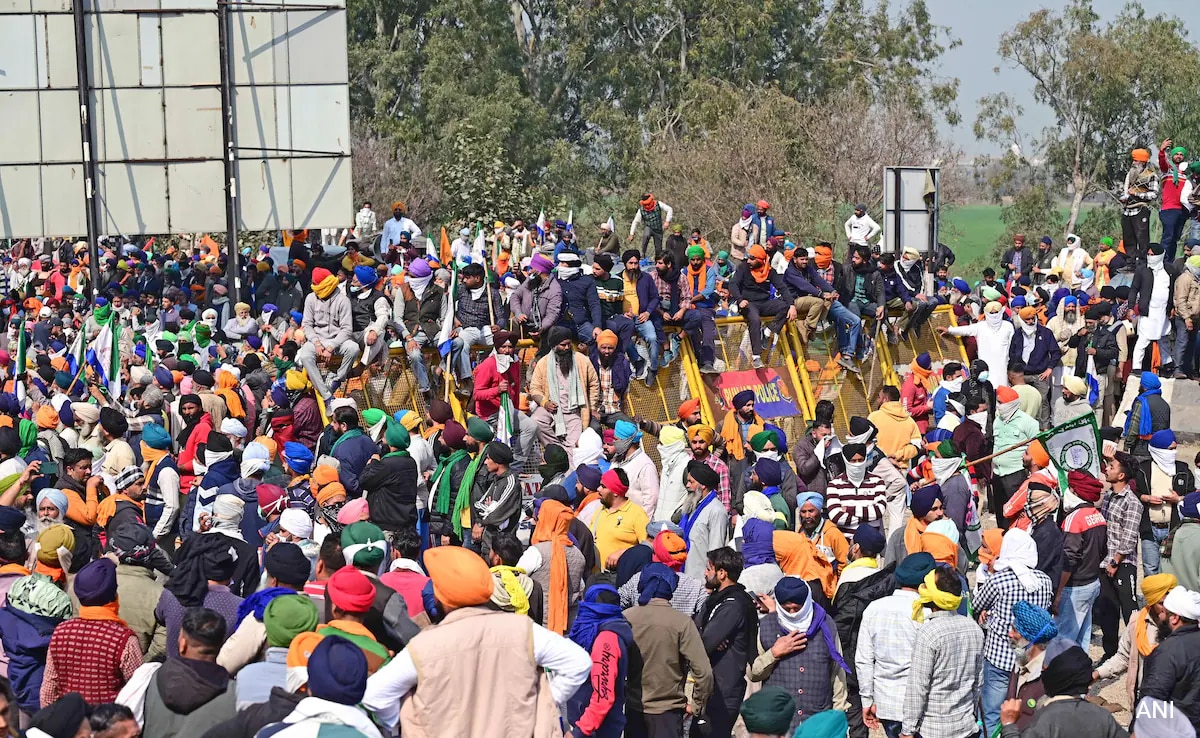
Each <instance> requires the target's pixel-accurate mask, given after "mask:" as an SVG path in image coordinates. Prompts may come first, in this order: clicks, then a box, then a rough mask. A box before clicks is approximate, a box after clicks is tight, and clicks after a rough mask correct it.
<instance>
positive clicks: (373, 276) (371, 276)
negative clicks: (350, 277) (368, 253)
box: [354, 266, 379, 287]
mask: <svg viewBox="0 0 1200 738" xmlns="http://www.w3.org/2000/svg"><path fill="white" fill-rule="evenodd" d="M354 278H355V279H357V280H358V281H359V282H361V283H362V285H363V286H364V287H371V286H373V285H374V284H375V283H376V282H378V281H379V272H377V271H375V269H374V268H372V267H369V266H356V267H354Z"/></svg>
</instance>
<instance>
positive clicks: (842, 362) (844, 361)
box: [837, 354, 858, 372]
mask: <svg viewBox="0 0 1200 738" xmlns="http://www.w3.org/2000/svg"><path fill="white" fill-rule="evenodd" d="M837 363H838V366H840V367H842V368H843V369H848V370H850V371H852V372H858V367H857V366H855V364H854V362H853V361H851V360H850V357H849V356H846V355H845V354H843V355H841V356H839V357H838V360H837Z"/></svg>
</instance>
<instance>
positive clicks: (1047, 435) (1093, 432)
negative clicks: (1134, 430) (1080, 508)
mask: <svg viewBox="0 0 1200 738" xmlns="http://www.w3.org/2000/svg"><path fill="white" fill-rule="evenodd" d="M1038 439H1039V440H1041V442H1042V445H1044V446H1045V447H1046V452H1047V453H1048V454H1049V455H1050V460H1051V461H1052V462H1053V463H1054V466H1055V467H1056V468H1057V469H1058V477H1059V480H1058V481H1059V486H1060V488H1065V487H1066V484H1067V472H1070V471H1076V470H1079V471H1085V472H1087V473H1088V474H1091V475H1092V476H1093V477H1095V478H1097V479H1099V478H1100V458H1101V457H1100V449H1101V448H1102V447H1103V446H1102V444H1101V441H1100V429H1099V427H1098V426H1097V425H1096V414H1095V413H1088V414H1087V415H1083V416H1081V417H1078V418H1075V419H1074V420H1068V421H1067V422H1065V423H1063V424H1062V425H1057V426H1055V427H1053V428H1051V429H1049V430H1047V431H1043V432H1042V433H1041V434H1039V435H1038Z"/></svg>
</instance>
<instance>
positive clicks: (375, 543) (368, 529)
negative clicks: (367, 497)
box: [342, 520, 387, 569]
mask: <svg viewBox="0 0 1200 738" xmlns="http://www.w3.org/2000/svg"><path fill="white" fill-rule="evenodd" d="M386 552H387V543H386V542H385V541H384V539H383V531H382V530H380V529H379V526H378V525H375V524H374V523H370V522H367V521H365V520H364V521H360V522H357V523H354V524H352V525H347V526H346V527H345V528H343V529H342V555H343V556H345V557H346V563H348V564H350V565H352V566H358V567H364V568H367V569H375V568H376V567H378V566H379V565H380V564H381V563H383V555H384V553H386Z"/></svg>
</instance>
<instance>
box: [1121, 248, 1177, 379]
mask: <svg viewBox="0 0 1200 738" xmlns="http://www.w3.org/2000/svg"><path fill="white" fill-rule="evenodd" d="M1164 271H1165V270H1164ZM1153 292H1154V273H1153V272H1152V270H1151V269H1150V267H1148V266H1139V267H1138V268H1137V270H1136V271H1134V273H1133V284H1131V285H1130V286H1129V304H1130V305H1136V306H1137V311H1138V315H1147V314H1149V312H1150V296H1151V294H1152V293H1153ZM1174 305H1175V279H1174V278H1173V277H1171V273H1170V272H1169V271H1168V272H1167V313H1168V314H1170V313H1171V310H1172V309H1173V307H1174ZM1135 368H1137V367H1135Z"/></svg>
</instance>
